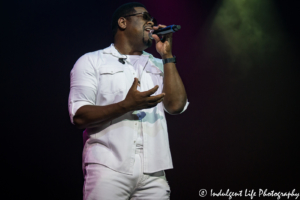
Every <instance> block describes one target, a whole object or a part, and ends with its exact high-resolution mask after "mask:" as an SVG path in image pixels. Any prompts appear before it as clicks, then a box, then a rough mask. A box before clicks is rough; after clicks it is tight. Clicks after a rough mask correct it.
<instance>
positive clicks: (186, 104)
mask: <svg viewBox="0 0 300 200" xmlns="http://www.w3.org/2000/svg"><path fill="white" fill-rule="evenodd" d="M189 104H190V102H189V101H188V100H186V103H185V106H184V108H183V110H182V111H181V112H180V113H179V114H181V113H183V112H184V111H185V110H186V109H187V107H188V106H189ZM163 106H164V104H163ZM164 110H165V111H166V112H167V113H169V112H168V111H167V109H166V108H165V106H164ZM169 114H170V113H169Z"/></svg>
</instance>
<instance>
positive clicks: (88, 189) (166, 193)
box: [83, 150, 171, 200]
mask: <svg viewBox="0 0 300 200" xmlns="http://www.w3.org/2000/svg"><path fill="white" fill-rule="evenodd" d="M84 179H85V181H84V186H83V200H129V199H130V200H139V199H143V200H155V199H157V200H158V199H159V200H165V199H170V192H171V191H170V187H169V185H168V182H167V180H166V175H165V172H164V171H159V172H155V173H151V174H150V173H149V174H148V173H143V154H142V150H136V154H135V163H134V170H133V174H132V175H127V174H122V173H119V172H116V171H114V170H112V169H110V168H108V167H106V166H104V165H100V164H94V163H92V164H87V165H86V166H85V169H84Z"/></svg>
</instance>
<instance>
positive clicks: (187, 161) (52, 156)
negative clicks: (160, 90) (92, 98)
mask: <svg viewBox="0 0 300 200" xmlns="http://www.w3.org/2000/svg"><path fill="white" fill-rule="evenodd" d="M126 2H128V1H120V0H118V1H105V2H104V1H95V0H86V1H79V0H73V1H71V0H60V1H58V0H51V1H50V0H44V1H37V0H31V1H21V0H20V1H11V2H10V3H7V2H6V3H4V2H3V3H1V4H2V6H1V7H2V15H3V17H2V20H1V21H2V31H1V32H2V34H1V35H2V36H1V44H2V48H1V49H2V53H1V58H2V60H3V62H2V63H4V65H3V66H2V67H1V80H2V96H1V97H2V98H1V100H2V109H1V110H2V117H1V119H2V120H1V121H2V126H3V129H2V130H3V131H2V135H3V137H2V145H1V147H2V149H3V150H2V153H1V155H2V156H1V157H2V158H1V163H2V167H3V170H2V174H3V176H2V177H3V178H2V179H1V183H2V189H3V192H2V195H1V196H2V197H4V196H5V198H3V199H82V186H83V175H82V169H81V153H82V148H83V143H82V130H78V129H76V128H75V127H74V126H73V125H72V124H71V123H70V119H69V114H68V105H67V102H68V93H69V74H70V71H71V69H72V67H73V65H74V63H75V62H76V60H77V59H78V58H79V57H80V56H81V55H83V54H85V53H87V52H91V51H95V50H98V49H103V48H105V47H107V46H109V45H110V44H111V43H112V42H113V41H112V36H111V31H110V20H111V16H112V13H113V12H114V10H115V9H116V8H117V7H118V6H120V5H122V4H123V3H126ZM140 2H141V3H143V4H144V5H145V6H146V7H147V9H148V11H149V12H150V13H151V14H152V15H153V16H155V17H156V18H157V19H158V22H159V23H162V24H166V25H169V24H180V25H181V26H182V30H180V31H179V32H178V33H176V34H174V39H173V43H174V44H173V53H174V55H176V56H177V59H178V64H177V67H178V71H179V73H180V74H181V77H182V80H183V82H184V84H185V87H186V91H187V94H188V99H189V102H190V105H189V107H188V109H187V111H186V112H184V113H183V114H181V115H177V116H170V115H167V122H168V129H169V138H170V147H171V152H172V157H173V163H174V169H172V170H167V171H166V174H167V179H168V181H169V184H170V186H171V198H172V199H173V200H175V199H180V200H181V199H201V197H199V190H200V189H202V188H204V189H207V190H210V189H214V191H216V192H218V191H219V190H220V189H223V190H227V189H230V190H232V191H239V190H245V189H255V190H256V191H258V189H260V188H261V189H268V190H270V191H271V190H275V191H282V192H288V191H292V190H293V189H296V192H299V191H300V184H299V178H300V173H299V141H300V140H299V136H298V135H299V132H298V131H299V102H300V101H299V78H298V77H299V57H298V56H299V28H298V27H299V19H300V18H299V17H298V15H299V3H297V2H298V1H279V0H274V1H256V0H252V1H251V0H249V1H248V4H247V3H245V1H243V0H241V1H240V2H242V4H243V2H244V4H243V6H244V7H243V9H244V10H245V12H244V11H243V12H239V11H241V7H239V6H240V5H237V6H236V7H234V6H235V5H234V4H235V2H236V0H231V1H230V0H228V1H227V4H226V5H225V3H224V1H216V0H201V1H200V0H197V1H170V0H166V1H162V2H160V1H158V0H154V1H140ZM228 2H230V3H232V6H231V4H228ZM249 2H250V3H249ZM261 2H265V3H261ZM268 5H272V9H270V8H268V7H267V6H268ZM225 8H226V9H228V11H226V9H225ZM222 9H223V11H224V9H225V11H226V12H225V11H224V12H223V14H222V13H221V14H220V12H219V11H220V10H222ZM234 9H235V10H234ZM247 10H248V11H247ZM250 11H251V12H250ZM248 12H249V13H248ZM244 13H246V14H245V15H244ZM247 13H248V14H247ZM218 15H220V18H217V16H218ZM222 16H223V17H222ZM220 19H221V20H220ZM249 24H250V25H251V26H250V25H249ZM248 25H249V26H248ZM255 27H256V28H255ZM147 51H148V52H150V53H153V54H154V55H155V56H156V57H159V55H158V54H157V53H156V50H155V46H152V47H151V49H149V50H147ZM208 198H209V196H207V197H205V198H203V199H208ZM1 199H2V198H1ZM218 199H228V197H223V198H220V197H219V198H218ZM236 199H243V198H239V197H236ZM245 199H250V198H249V197H248V198H245ZM255 199H259V198H258V197H256V198H255ZM267 199H276V198H275V197H273V198H271V197H269V198H267ZM283 199H285V198H284V197H283ZM292 199H294V198H292Z"/></svg>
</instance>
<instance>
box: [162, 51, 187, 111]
mask: <svg viewBox="0 0 300 200" xmlns="http://www.w3.org/2000/svg"><path fill="white" fill-rule="evenodd" d="M171 57H173V56H165V57H163V59H165V58H171ZM163 92H164V93H165V94H166V96H165V97H164V100H163V103H164V106H165V108H166V110H167V111H168V112H169V113H171V114H179V113H180V112H181V111H182V110H183V109H184V106H185V104H186V100H187V96H186V92H185V88H184V85H183V83H182V80H181V78H180V76H179V73H178V71H177V69H176V65H175V63H166V64H164V88H163Z"/></svg>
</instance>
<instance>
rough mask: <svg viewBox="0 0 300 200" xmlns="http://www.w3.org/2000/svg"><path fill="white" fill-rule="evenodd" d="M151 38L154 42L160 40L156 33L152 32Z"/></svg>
mask: <svg viewBox="0 0 300 200" xmlns="http://www.w3.org/2000/svg"><path fill="white" fill-rule="evenodd" d="M152 38H153V39H154V40H155V42H156V43H158V42H160V38H159V37H158V35H156V34H153V35H152Z"/></svg>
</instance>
